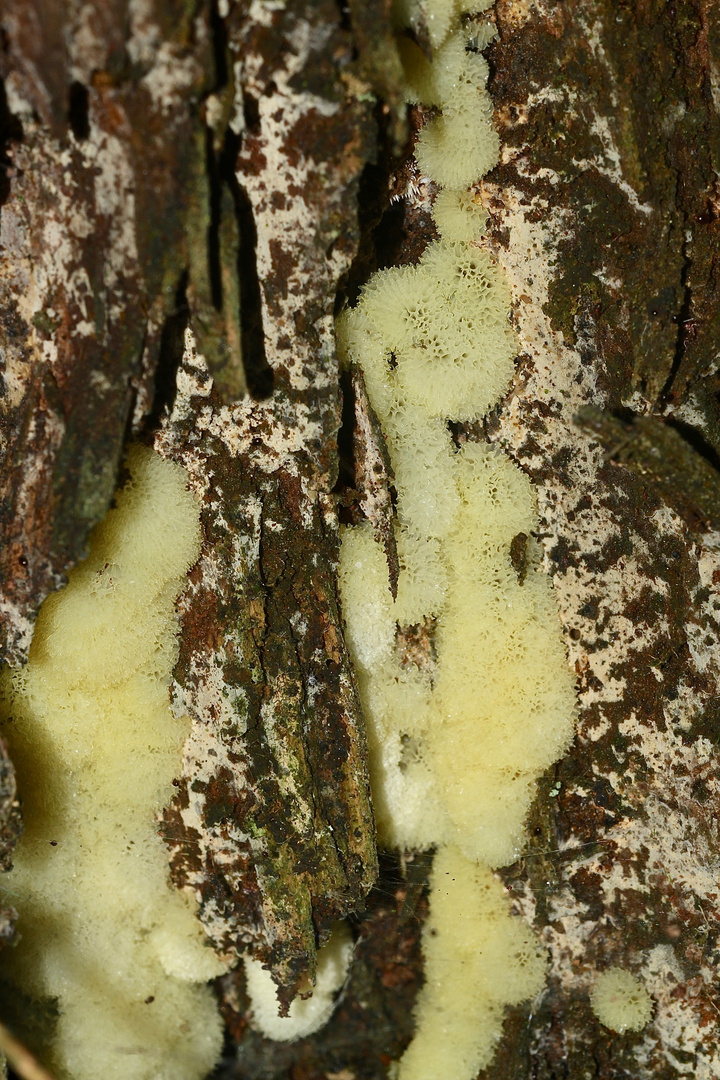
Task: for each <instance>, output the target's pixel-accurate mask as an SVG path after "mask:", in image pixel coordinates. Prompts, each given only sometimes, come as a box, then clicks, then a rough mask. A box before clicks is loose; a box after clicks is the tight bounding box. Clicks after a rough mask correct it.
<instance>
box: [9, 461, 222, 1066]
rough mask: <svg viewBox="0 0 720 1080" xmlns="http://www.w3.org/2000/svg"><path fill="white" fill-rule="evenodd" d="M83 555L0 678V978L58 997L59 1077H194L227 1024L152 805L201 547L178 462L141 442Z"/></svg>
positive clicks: (168, 789)
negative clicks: (2, 776)
mask: <svg viewBox="0 0 720 1080" xmlns="http://www.w3.org/2000/svg"><path fill="white" fill-rule="evenodd" d="M127 467H128V469H129V472H130V478H129V480H128V481H127V483H126V485H125V487H124V488H123V489H122V490H121V491H120V492H119V494H118V495H117V497H116V505H115V507H114V508H113V509H111V510H110V512H109V513H108V515H107V517H106V518H105V520H104V521H103V522H102V524H101V525H99V526H98V527H97V528H96V529H95V530H94V532H93V535H92V538H91V547H90V555H89V557H88V558H87V559H86V560H85V562H83V563H82V564H81V565H80V566H78V567H77V568H76V569H75V570H74V571H72V573H71V574H70V576H69V582H68V585H67V587H66V588H65V589H63V590H61V591H60V592H58V593H56V594H55V595H53V596H51V597H49V598H48V599H47V600H46V601H45V603H44V604H43V606H42V609H41V611H40V615H39V617H38V621H37V625H36V628H35V634H34V637H33V643H32V648H31V650H30V659H29V662H28V664H27V666H26V667H25V668H23V669H19V670H15V671H10V672H6V673H5V674H4V675H3V677H2V683H1V689H2V714H3V724H2V730H3V735H4V737H5V738H6V739H7V740H8V742H9V744H10V746H11V748H12V756H13V760H14V762H15V764H16V768H17V773H18V787H19V790H20V794H21V796H22V799H23V808H24V818H25V834H24V836H23V838H22V840H21V842H20V844H19V845H18V848H17V851H16V855H15V862H14V868H13V870H12V871H11V873H10V874H9V875H8V876H7V878H6V879H5V882H6V885H5V887H6V889H7V893H6V897H7V900H8V902H11V903H12V904H13V906H14V907H15V908H16V909H17V911H18V929H19V931H20V933H21V935H22V937H21V941H20V943H19V945H18V946H17V948H16V949H14V950H7V951H6V952H5V953H4V954H3V967H4V978H6V979H9V980H10V981H11V982H13V983H14V984H16V985H17V986H18V987H19V988H20V989H22V990H23V991H24V992H25V993H27V994H29V995H30V996H31V997H32V998H33V999H35V1000H37V1001H39V1002H43V1001H47V1000H55V1001H56V1003H57V1009H58V1019H57V1028H56V1031H55V1033H54V1036H53V1039H52V1045H51V1046H50V1047H45V1048H41V1050H42V1052H43V1056H44V1057H45V1059H46V1060H47V1061H48V1063H49V1064H50V1065H51V1066H52V1068H53V1070H54V1071H55V1072H56V1074H57V1075H58V1076H59V1077H67V1078H69V1080H98V1078H99V1077H102V1080H201V1078H202V1077H204V1076H205V1075H206V1074H207V1073H208V1071H209V1070H210V1069H211V1068H212V1067H213V1065H214V1064H215V1062H216V1061H217V1059H218V1057H219V1054H220V1050H221V1046H222V1025H221V1021H220V1017H219V1015H218V1010H217V1007H216V1003H215V1000H214V997H213V994H212V992H211V990H210V989H209V987H207V986H206V985H204V983H205V981H207V980H209V979H210V978H213V977H214V976H216V975H218V974H220V972H221V970H223V969H222V965H221V964H220V962H219V961H218V959H217V958H216V956H215V954H214V953H213V951H212V949H211V948H210V947H209V943H208V942H207V939H206V938H205V935H204V933H203V931H202V929H201V926H200V923H199V922H198V920H197V919H196V917H195V912H194V904H193V903H191V902H189V901H188V900H187V899H186V898H185V897H184V896H183V895H182V894H181V893H180V892H178V891H177V890H176V889H174V888H173V887H172V886H171V884H170V881H169V876H168V860H167V854H166V850H165V847H164V844H163V841H162V839H161V837H160V836H159V834H158V832H157V826H156V823H155V815H156V813H157V812H158V811H159V810H160V809H161V807H162V806H163V805H165V804H167V803H168V802H169V801H170V798H171V796H172V792H173V787H172V780H173V777H174V776H175V775H176V774H177V773H178V771H179V768H180V755H181V748H182V743H183V740H184V738H185V735H186V733H187V728H188V724H187V723H186V722H184V721H182V720H178V719H176V718H175V717H174V716H173V715H172V712H171V709H170V704H169V696H168V688H169V682H170V678H171V675H172V671H173V667H174V665H175V663H176V660H177V632H178V628H177V621H176V616H175V601H176V600H177V597H178V595H179V592H180V590H181V588H182V587H183V584H184V581H185V575H186V573H187V571H188V569H189V567H190V566H191V565H192V563H193V562H194V561H195V560H196V558H197V556H198V554H199V550H200V525H199V508H198V505H197V503H196V500H195V498H194V496H193V495H192V494H191V493H190V492H189V491H188V489H187V478H186V475H185V473H184V471H183V470H182V469H181V468H179V467H178V466H176V465H174V464H172V463H170V462H167V461H164V460H163V459H162V458H160V457H159V456H158V455H157V454H154V453H153V452H151V451H150V450H146V449H144V448H141V447H135V448H133V449H132V450H131V451H130V454H129V456H128V460H127Z"/></svg>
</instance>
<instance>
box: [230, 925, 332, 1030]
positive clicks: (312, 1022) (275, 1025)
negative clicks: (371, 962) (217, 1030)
mask: <svg viewBox="0 0 720 1080" xmlns="http://www.w3.org/2000/svg"><path fill="white" fill-rule="evenodd" d="M353 947H354V946H353V939H352V934H351V933H350V928H349V926H348V925H347V923H344V922H340V923H337V924H336V925H335V926H334V928H333V931H332V933H331V935H330V940H329V941H328V942H327V944H325V945H323V946H322V948H321V949H319V950H318V956H317V974H316V978H315V986H314V987H313V988H312V995H311V996H310V997H307V998H301V997H297V998H295V1000H294V1001H292V1002H291V1003H290V1010H289V1013H288V1015H287V1016H280V1015H278V998H277V986H276V985H275V982H274V980H273V977H272V975H271V974H270V972H269V971H268V970H267V969H266V968H264V967H263V966H262V964H261V963H260V961H259V960H253V959H252V958H251V957H247V956H246V957H245V958H244V964H245V984H246V988H247V992H248V996H249V998H250V1023H251V1024H252V1026H253V1027H254V1028H257V1030H258V1031H261V1032H262V1033H263V1035H265V1036H267V1038H268V1039H274V1040H275V1041H276V1042H294V1041H295V1040H296V1039H304V1038H305V1037H306V1036H308V1035H312V1033H313V1032H314V1031H319V1030H320V1028H321V1027H323V1026H324V1025H325V1024H326V1023H327V1022H328V1020H329V1019H330V1017H331V1016H332V1014H333V1012H334V1010H335V1006H336V1005H337V1003H338V1000H339V994H340V991H341V990H342V988H343V986H344V985H345V982H346V980H347V976H348V972H349V970H350V964H351V962H352V956H353Z"/></svg>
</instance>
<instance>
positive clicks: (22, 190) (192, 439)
mask: <svg viewBox="0 0 720 1080" xmlns="http://www.w3.org/2000/svg"><path fill="white" fill-rule="evenodd" d="M494 16H495V18H496V21H497V25H498V30H499V36H498V39H497V41H496V42H495V43H494V44H493V45H492V46H491V49H490V53H489V56H490V60H491V68H492V78H491V85H490V89H491V93H492V95H493V97H494V101H495V106H496V121H497V124H498V127H499V129H500V132H501V137H502V142H503V151H502V159H501V162H500V164H499V165H498V167H497V168H496V169H495V170H494V171H493V173H492V174H491V175H490V176H489V177H487V178H486V180H485V181H484V183H483V185H482V194H483V197H484V200H485V202H486V204H487V206H488V208H489V210H490V212H491V231H490V236H489V239H488V241H487V243H488V245H489V246H490V248H491V250H492V251H493V252H494V254H495V255H496V257H497V258H498V260H499V262H500V263H501V264H502V266H503V267H504V269H505V272H506V273H507V276H508V280H509V283H510V286H511V288H512V291H513V318H514V321H515V324H516V327H517V331H518V337H519V343H520V345H519V351H520V356H519V360H518V365H517V374H516V379H515V382H514V385H513V387H512V389H511V392H510V393H509V395H508V397H507V399H506V400H505V401H504V402H503V404H502V406H501V407H500V408H499V409H497V410H496V411H495V413H494V414H493V415H492V416H491V417H490V418H488V420H487V422H486V424H485V425H484V430H483V431H482V433H481V432H479V431H477V430H472V429H471V428H470V427H465V428H463V427H457V430H455V431H454V435H455V438H456V439H457V440H458V441H461V440H463V439H468V438H470V439H471V438H474V437H478V436H479V435H480V434H482V435H483V436H484V437H489V438H491V439H492V440H494V441H495V442H497V443H498V445H501V446H503V447H504V448H505V450H506V451H507V452H508V453H509V454H510V455H511V456H512V457H513V459H514V460H516V461H517V462H518V463H519V464H520V466H521V467H522V468H523V469H525V470H526V471H527V472H528V474H529V475H530V476H531V477H532V479H533V481H534V482H535V483H536V485H537V488H538V498H539V504H540V516H541V530H540V534H539V539H540V540H541V542H542V544H543V546H544V550H545V558H546V566H547V569H548V571H549V572H550V573H551V574H552V575H553V580H554V584H555V588H556V594H557V597H558V603H559V609H560V614H561V619H562V623H563V628H564V632H565V635H566V640H567V644H568V651H569V655H570V660H571V663H572V664H573V665H574V667H575V670H576V672H577V676H578V687H579V699H580V720H579V724H578V735H577V740H576V743H575V745H574V747H573V749H572V751H571V753H570V754H569V755H568V757H567V758H566V759H565V760H564V761H563V762H562V763H560V764H559V765H558V766H557V767H556V768H554V769H553V770H551V771H550V773H549V774H548V776H546V777H545V778H544V779H543V781H542V783H541V785H540V792H539V799H538V802H537V804H536V807H535V809H534V811H533V816H532V820H531V828H530V833H531V839H530V843H529V848H528V853H527V855H526V857H525V858H524V859H522V860H521V861H520V862H519V863H518V864H516V865H515V866H513V867H510V868H508V869H507V870H505V871H504V872H503V876H504V879H505V881H506V883H507V885H508V888H510V889H511V890H512V892H513V894H514V896H515V907H516V910H517V913H518V914H519V915H521V916H523V917H525V918H526V919H527V920H528V921H529V922H531V923H532V924H533V925H534V926H535V928H536V930H537V932H538V934H539V935H540V937H541V939H542V940H543V941H544V943H545V945H546V947H547V949H548V955H549V958H550V977H549V982H548V987H547V990H546V992H545V993H544V994H543V995H542V997H541V998H540V999H539V1000H538V1001H536V1002H534V1003H532V1005H531V1006H527V1007H523V1008H519V1009H517V1010H515V1011H514V1012H513V1013H512V1014H511V1015H509V1016H508V1019H507V1023H506V1033H505V1034H506V1037H505V1038H504V1039H503V1042H502V1044H501V1049H500V1052H499V1054H498V1056H497V1058H496V1061H495V1062H494V1064H493V1066H492V1067H491V1068H490V1069H489V1070H488V1071H487V1074H486V1075H487V1080H490V1078H492V1080H521V1078H525V1077H527V1078H528V1080H529V1078H530V1077H533V1078H536V1080H551V1078H556V1077H572V1078H573V1080H582V1078H586V1077H587V1078H590V1077H599V1078H601V1080H620V1078H621V1077H628V1076H630V1077H634V1078H642V1080H674V1078H676V1077H680V1076H686V1075H692V1076H698V1077H701V1078H707V1080H711V1078H714V1077H715V1076H717V1075H718V1073H719V1072H720V1036H719V1035H718V1030H719V1028H718V1018H719V1017H720V1000H717V999H716V995H715V992H714V986H715V971H716V966H717V962H718V959H720V954H719V953H718V946H717V940H718V932H719V931H720V889H718V887H717V883H716V877H717V866H718V860H719V859H720V846H719V845H718V840H717V823H718V816H719V815H720V751H719V750H718V741H719V739H720V709H719V707H718V682H719V681H720V664H719V663H718V642H720V614H719V613H720V529H719V526H720V520H719V519H720V511H719V510H718V506H720V499H718V498H717V492H718V489H719V481H718V476H719V475H720V474H719V472H718V467H719V466H720V408H719V407H718V395H719V394H720V382H719V379H720V376H719V374H718V372H719V366H718V355H717V341H718V340H719V338H720V302H719V301H720V296H719V295H718V293H719V292H720V273H718V260H719V259H720V251H719V248H720V245H719V244H718V232H719V230H720V223H719V220H718V211H719V210H720V193H719V192H718V188H717V175H718V173H717V169H718V156H719V155H720V126H719V125H718V109H719V108H720V76H718V70H720V56H719V55H718V54H719V52H720V14H719V13H718V9H717V5H715V4H714V3H713V2H712V0H674V2H670V3H666V2H664V0H663V2H660V0H633V2H625V0H564V2H559V0H558V2H555V0H497V4H496V8H495V10H494ZM0 76H1V77H2V86H3V87H4V90H3V92H2V94H0V154H1V155H2V157H1V159H0V164H1V165H2V175H0V253H1V255H2V267H1V268H0V348H1V349H2V356H3V364H4V367H3V380H4V381H3V385H2V398H1V399H0V414H1V415H0V436H1V439H0V455H1V457H2V460H1V461H0V487H1V488H2V498H1V501H0V622H1V623H2V638H1V639H0V644H1V646H2V654H3V657H4V659H6V660H8V661H10V662H12V663H17V662H19V661H21V660H22V659H23V658H24V657H25V656H26V654H27V649H28V647H29V643H30V639H31V634H32V623H33V620H34V617H35V614H36V612H37V609H38V607H39V605H40V603H41V602H42V600H43V598H44V597H45V596H46V595H47V593H48V592H49V591H50V590H52V589H54V588H57V587H58V586H59V585H60V584H61V583H62V581H63V575H64V574H65V573H66V572H67V570H68V568H69V567H70V566H71V565H72V564H73V563H74V562H75V561H76V560H77V559H78V558H79V557H81V555H82V552H83V550H84V547H85V544H86V540H87V535H88V532H89V529H90V528H91V526H92V524H93V523H94V522H95V521H97V520H98V519H99V518H100V517H101V516H102V514H103V513H104V511H105V509H106V508H107V505H108V503H109V500H110V498H111V496H112V491H113V488H114V485H115V483H116V480H117V474H118V467H119V462H120V459H121V453H122V447H123V444H124V442H125V441H126V439H128V438H129V437H137V436H138V435H141V436H142V437H145V438H147V439H152V440H153V442H154V445H155V446H156V447H157V448H158V449H159V450H160V452H162V453H164V454H166V455H167V456H169V457H172V458H173V459H174V460H177V461H180V462H182V464H183V465H184V466H185V467H186V468H187V469H188V472H189V474H190V477H191V482H192V484H193V487H194V489H195V490H196V492H197V493H198V495H199V497H200V498H201V500H202V506H203V511H202V514H203V527H204V532H205V544H204V548H203V553H202V556H201V559H200V561H199V563H198V564H197V566H196V567H195V569H194V571H193V573H192V575H191V579H190V582H189V585H188V588H187V590H186V592H185V594H184V596H183V598H182V601H181V606H180V609H181V616H182V622H183V634H182V654H181V660H180V664H179V666H178V670H177V672H176V679H175V682H174V685H173V688H172V691H173V703H174V707H175V708H176V709H177V710H179V711H181V712H187V713H189V714H190V716H191V717H192V718H193V732H192V735H191V737H190V739H189V741H188V743H187V745H186V747H185V754H184V762H183V772H182V775H181V776H179V777H178V780H177V788H178V794H177V798H176V800H175V801H174V803H173V805H172V806H171V807H169V808H168V810H167V812H166V814H165V815H164V818H163V821H162V823H161V827H162V829H163V832H164V834H165V835H166V836H167V838H168V842H169V845H170V857H171V862H172V870H173V874H174V876H175V879H176V881H177V883H178V884H179V885H180V886H182V887H186V888H189V889H192V890H193V891H194V892H195V894H196V895H197V896H198V898H199V900H200V904H201V913H202V918H203V920H204V922H205V925H206V927H207V929H208V932H209V933H210V935H211V937H212V939H213V941H214V942H215V944H216V946H217V947H218V948H219V949H220V951H221V952H223V953H225V954H227V955H231V956H232V955H236V954H237V953H238V952H239V951H243V950H249V951H253V952H254V953H255V954H256V955H258V956H260V957H261V958H262V959H264V960H265V961H266V962H267V963H268V964H269V965H270V966H271V967H272V968H273V970H274V972H275V974H276V976H277V978H278V980H279V982H280V983H281V984H282V985H283V995H282V996H283V998H284V1000H288V998H289V997H290V996H292V994H293V993H294V992H295V991H297V990H298V989H303V988H304V987H305V986H306V985H307V984H306V980H307V978H308V976H309V977H312V972H313V965H314V956H315V948H316V945H317V944H318V942H321V941H322V940H323V938H324V936H325V934H326V932H327V929H328V927H329V925H330V923H331V922H332V921H333V920H334V919H335V918H338V917H341V916H342V915H343V914H344V913H347V912H351V911H353V910H355V911H356V912H357V914H356V915H355V916H353V926H354V932H355V935H356V938H357V944H356V955H355V961H354V964H353V969H352V973H351V977H350V981H349V984H348V986H347V987H346V990H345V992H344V996H343V999H342V1002H341V1004H340V1007H339V1009H338V1011H337V1013H336V1014H335V1016H334V1017H333V1019H332V1020H331V1022H330V1024H329V1025H328V1026H327V1027H326V1028H325V1029H324V1030H323V1031H321V1032H319V1033H318V1034H317V1035H315V1036H313V1037H312V1038H310V1039H306V1040H302V1041H301V1042H298V1043H296V1044H293V1045H292V1046H283V1045H281V1044H274V1043H270V1042H268V1041H266V1040H263V1039H262V1038H260V1036H258V1035H257V1034H256V1033H255V1032H253V1031H252V1029H251V1028H250V1027H249V1026H248V1025H247V1020H246V1019H245V1009H246V1005H247V1002H246V999H245V997H244V987H243V979H242V972H241V969H240V970H239V971H236V972H233V973H231V974H230V975H228V976H227V977H225V978H224V979H223V980H221V982H220V985H219V995H220V999H221V1002H222V1008H223V1010H224V1015H225V1017H226V1020H227V1023H228V1032H229V1047H230V1049H229V1052H228V1057H227V1061H226V1062H225V1064H224V1065H223V1066H222V1067H221V1069H220V1071H219V1075H222V1076H223V1077H224V1078H227V1080H229V1078H231V1077H235V1078H238V1080H240V1078H242V1080H251V1078H252V1080H261V1078H262V1080H271V1078H277V1080H281V1078H282V1080H285V1078H288V1080H290V1078H291V1077H292V1080H320V1078H327V1080H330V1078H332V1080H353V1078H354V1077H357V1078H366V1080H380V1078H384V1077H386V1076H387V1075H388V1069H389V1067H390V1063H391V1061H392V1060H393V1059H396V1058H397V1057H398V1056H399V1055H400V1053H401V1052H402V1049H403V1048H404V1046H405V1045H406V1044H407V1042H408V1040H409V1039H410V1037H411V1034H412V1003H413V1000H414V997H415V994H416V992H417V989H418V987H419V985H420V983H421V981H422V965H421V957H420V950H419V935H420V929H421V925H422V919H423V917H424V914H425V907H426V904H425V898H424V884H425V881H426V878H427V873H428V868H429V865H430V863H429V858H428V857H425V856H423V857H422V858H420V857H415V858H412V857H411V856H408V857H405V858H402V859H397V858H395V857H392V858H391V857H389V856H388V857H383V858H382V859H381V861H380V871H379V873H380V876H379V882H378V885H377V886H376V887H375V889H374V890H372V891H371V892H370V893H369V895H368V896H367V899H365V897H366V894H367V893H368V889H370V886H371V885H372V882H373V880H374V879H375V875H376V873H377V868H376V856H375V851H374V839H373V831H372V817H371V812H370V806H369V801H368V785H367V774H366V768H365V760H364V743H363V728H362V717H361V715H360V711H359V707H358V703H357V698H356V693H355V687H354V682H353V675H352V672H351V670H350V667H349V664H348V661H347V655H346V652H345V647H344V643H343V639H342V631H341V624H340V620H339V615H338V610H337V602H336V596H335V583H334V571H335V560H336V553H337V516H338V504H340V512H341V513H342V514H345V515H347V516H348V519H349V520H355V519H356V518H357V516H358V515H365V516H367V517H368V518H369V519H370V520H372V521H373V524H374V525H375V527H376V529H377V530H378V533H379V535H381V536H383V538H384V539H385V541H386V543H387V547H388V555H389V558H390V561H391V564H392V559H393V552H392V546H391V542H390V537H389V534H388V533H387V528H386V522H387V516H388V509H389V506H390V500H391V485H390V484H389V482H388V479H387V475H386V467H385V462H384V461H383V447H382V439H381V438H379V437H378V433H377V431H376V429H375V426H374V424H373V420H372V415H371V413H369V412H368V410H367V408H366V407H365V402H364V398H363V391H362V386H361V384H359V383H358V382H357V380H356V382H355V385H354V386H351V383H350V379H348V384H347V386H346V388H345V390H346V408H345V411H344V413H342V412H341V398H340V389H339V378H338V373H337V369H336V363H335V357H334V345H333V338H332V314H333V309H334V306H335V304H336V297H337V294H338V289H339V288H340V290H341V291H340V296H341V298H342V297H344V296H345V295H347V296H348V297H349V298H350V299H353V298H354V297H355V296H356V294H357V290H358V288H359V286H360V285H361V284H362V283H363V282H364V281H365V280H367V278H368V277H369V275H370V273H372V272H373V270H375V269H376V268H377V267H378V266H385V265H390V264H392V263H395V262H400V263H402V262H413V261H416V260H417V258H418V257H419V256H420V254H421V252H422V250H423V248H424V246H425V244H426V243H427V241H428V240H429V239H430V238H432V236H433V228H432V223H431V220H430V217H429V213H428V208H429V200H430V198H431V197H432V195H433V191H432V190H431V189H430V188H429V187H428V185H427V184H426V183H425V182H424V181H423V179H422V178H421V177H418V176H417V175H416V174H415V173H414V172H413V171H412V169H411V168H409V167H408V166H407V165H405V166H403V165H402V163H401V162H402V153H401V150H402V144H403V138H404V135H403V123H402V110H401V109H400V95H399V90H398V86H399V78H398V67H397V56H396V53H395V47H394V44H393V39H392V34H391V31H390V26H389V3H385V2H384V0H373V2H369V3H366V4H361V3H358V2H355V0H351V2H350V4H349V5H348V6H347V8H346V7H343V6H342V5H336V4H334V3H331V2H330V0H306V2H305V3H299V4H288V5H286V6H285V7H283V6H282V5H280V4H275V3H266V2H261V0H253V2H250V0H248V2H247V3H230V2H228V0H218V2H217V3H211V2H210V0H197V2H192V3H191V2H189V0H187V2H185V0H89V2H85V3H78V4H64V3H60V0H4V2H3V4H2V8H1V9H0ZM411 120H412V122H413V123H414V124H415V125H419V124H420V123H422V122H423V116H422V113H421V111H420V110H417V109H416V110H413V111H412V114H411ZM393 154H395V155H397V157H396V158H395V159H393V156H392V155H393ZM391 200H394V201H392V202H391ZM588 407H589V408H588ZM341 419H342V421H343V424H344V425H345V430H344V431H343V433H342V434H341V437H340V443H341V448H342V451H343V455H344V456H342V455H341V456H342V461H341V471H340V481H339V482H338V450H337V439H338V428H339V427H340V424H341ZM431 629H432V628H430V629H428V628H425V629H423V628H421V632H420V633H419V639H418V640H415V639H412V640H411V639H409V638H408V639H407V640H403V641H400V642H399V643H398V647H399V648H400V649H401V650H402V649H404V650H406V652H407V655H408V658H409V659H412V658H413V657H414V660H413V662H417V657H416V655H415V654H416V653H418V651H419V653H421V654H422V655H423V656H426V655H429V652H428V649H429V647H430V646H429V644H428V643H429V642H430V639H431ZM411 654H412V656H411ZM20 794H22V793H20ZM3 814H4V815H5V816H4V817H2V815H3ZM17 831H18V823H17V801H16V797H15V792H14V781H13V779H12V772H11V767H10V766H9V765H7V764H3V766H2V768H1V769H0V844H2V852H3V855H2V857H3V858H4V859H7V855H8V852H9V850H10V848H11V845H12V843H13V841H14V838H15V837H16V836H17ZM363 905H365V906H364V907H363ZM4 927H7V932H6V930H5V929H4ZM10 933H11V929H10V922H9V921H8V920H7V919H5V916H4V915H2V916H0V937H3V938H4V937H5V936H7V935H9V934H10ZM614 964H617V965H619V966H622V967H628V968H630V969H631V970H633V971H634V972H636V973H638V974H640V975H641V976H642V977H643V979H644V980H645V982H646V985H647V986H648V989H649V990H650V992H651V993H652V994H653V997H654V999H655V1002H656V1006H655V1015H654V1019H653V1021H652V1023H651V1024H650V1026H649V1027H648V1028H647V1029H645V1030H644V1031H643V1032H641V1033H639V1034H626V1035H623V1036H620V1035H615V1034H613V1033H611V1032H610V1031H608V1030H607V1029H605V1028H603V1027H602V1026H601V1025H600V1024H599V1023H598V1021H597V1020H596V1019H595V1018H594V1017H593V1014H592V1012H591V1010H590V1007H589V999H588V992H589V989H590V987H591V984H592V979H593V976H594V973H595V972H596V971H597V970H598V969H601V968H604V967H607V966H610V965H614Z"/></svg>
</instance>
